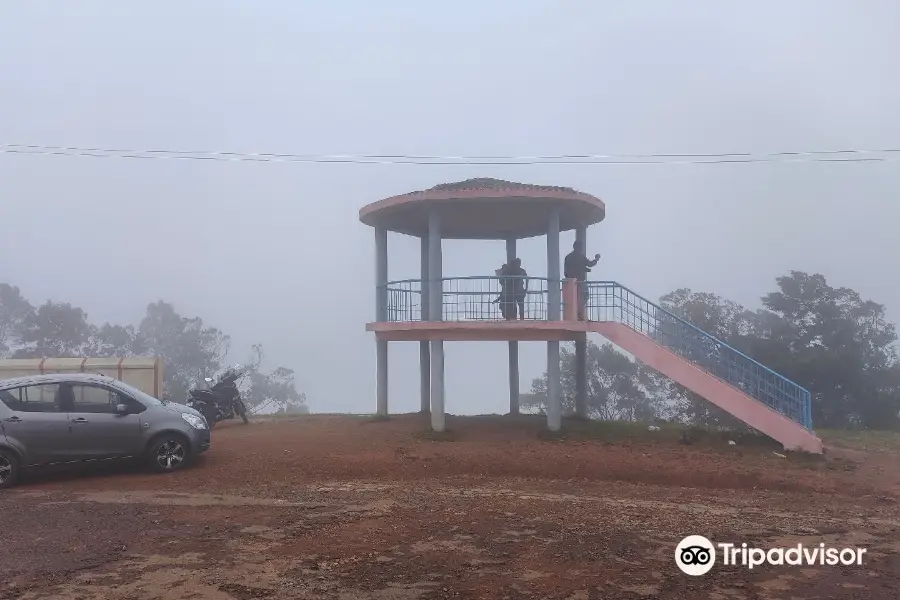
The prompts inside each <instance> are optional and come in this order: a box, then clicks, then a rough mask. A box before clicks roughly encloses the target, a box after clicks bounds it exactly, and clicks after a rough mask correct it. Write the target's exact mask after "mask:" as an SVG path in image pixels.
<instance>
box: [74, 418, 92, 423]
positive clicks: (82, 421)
mask: <svg viewBox="0 0 900 600" xmlns="http://www.w3.org/2000/svg"><path fill="white" fill-rule="evenodd" d="M72 422H73V423H87V422H88V420H87V419H85V418H84V417H78V418H77V419H72Z"/></svg>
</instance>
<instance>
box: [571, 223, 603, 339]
mask: <svg viewBox="0 0 900 600" xmlns="http://www.w3.org/2000/svg"><path fill="white" fill-rule="evenodd" d="M598 262H600V255H599V254H595V255H594V260H588V257H587V256H586V255H585V253H584V243H583V242H581V241H580V240H575V244H574V245H573V246H572V251H571V252H569V253H568V254H567V255H566V260H565V262H564V263H563V273H564V274H565V277H566V279H574V280H576V281H577V282H578V284H577V285H578V320H579V321H584V320H585V319H586V316H585V313H586V312H587V311H586V309H587V303H588V295H589V294H590V292H589V290H588V286H587V274H588V273H590V272H591V267H593V266H595V265H596V264H597V263H598Z"/></svg>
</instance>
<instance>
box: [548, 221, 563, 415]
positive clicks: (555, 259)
mask: <svg viewBox="0 0 900 600" xmlns="http://www.w3.org/2000/svg"><path fill="white" fill-rule="evenodd" d="M560 285H561V280H560V277H559V211H558V210H554V211H553V212H552V213H551V215H550V222H549V223H548V227H547V320H549V321H559V317H560ZM561 427H562V404H561V390H560V382H559V342H558V341H556V342H547V429H549V430H550V431H559V430H560V428H561Z"/></svg>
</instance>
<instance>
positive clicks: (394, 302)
mask: <svg viewBox="0 0 900 600" xmlns="http://www.w3.org/2000/svg"><path fill="white" fill-rule="evenodd" d="M605 216H606V208H605V205H604V203H603V201H602V200H600V199H599V198H596V197H594V196H591V195H589V194H586V193H583V192H579V191H576V190H574V189H571V188H565V187H555V186H541V185H528V184H521V183H514V182H509V181H501V180H497V179H471V180H467V181H462V182H458V183H447V184H441V185H437V186H435V187H433V188H430V189H428V190H423V191H417V192H411V193H408V194H403V195H400V196H393V197H390V198H385V199H384V200H380V201H378V202H374V203H372V204H369V205H366V206H364V207H363V208H362V209H361V210H360V212H359V218H360V221H362V222H363V223H364V224H366V225H369V226H371V227H373V228H374V230H375V320H374V321H373V322H371V323H368V324H367V325H366V329H367V330H368V331H371V332H374V333H375V338H376V349H377V350H376V390H377V391H376V404H377V414H378V415H381V416H386V415H387V414H388V342H394V341H418V342H419V361H420V371H421V373H420V377H421V410H422V411H423V412H430V413H431V426H432V428H433V429H434V430H435V431H443V430H444V426H445V395H444V342H452V341H482V342H490V341H505V342H507V343H508V346H509V410H510V413H511V414H517V413H518V412H519V366H518V362H519V361H518V356H519V353H518V343H519V342H521V341H544V342H546V343H547V399H546V414H547V427H548V429H550V430H551V431H558V430H559V429H560V428H561V425H562V410H561V404H562V403H561V388H560V352H559V344H560V342H561V341H573V342H575V350H576V351H575V355H576V397H575V412H576V414H577V415H578V416H580V417H585V418H586V417H588V416H589V410H588V405H587V369H586V340H587V334H588V333H597V334H600V335H602V336H603V337H605V338H606V339H608V340H609V341H610V342H612V343H613V344H616V345H617V346H619V347H620V348H622V349H623V350H625V351H627V352H628V353H629V354H631V355H633V356H634V357H636V358H637V359H639V360H641V361H642V362H644V363H646V364H648V365H649V366H650V367H652V368H654V369H656V370H657V371H659V372H661V373H662V374H664V375H666V376H668V377H670V378H671V379H673V380H675V381H676V382H678V383H680V384H681V385H683V386H685V387H686V388H688V389H690V390H692V391H694V392H696V393H697V394H699V395H700V396H702V397H704V398H706V399H707V400H709V401H710V402H712V403H713V404H715V405H717V406H719V407H720V408H722V409H724V410H725V411H727V412H729V413H731V414H732V415H734V416H735V417H737V418H738V419H740V420H742V421H743V422H745V423H747V424H748V425H750V426H751V427H753V428H755V429H757V430H759V431H761V432H762V433H764V434H766V435H768V436H770V437H772V438H773V439H775V440H777V441H779V442H781V443H782V444H783V445H784V447H785V448H787V449H800V450H805V451H809V452H821V451H822V442H821V440H819V438H818V437H816V436H815V434H814V433H813V431H812V418H811V409H810V394H809V392H808V391H807V390H805V389H804V388H802V387H801V386H799V385H798V384H796V383H794V382H792V381H790V380H788V379H787V378H785V377H783V376H781V375H779V374H777V373H775V372H774V371H772V370H770V369H768V368H766V367H765V366H763V365H761V364H760V363H758V362H756V361H754V360H753V359H752V358H750V357H748V356H746V355H745V354H743V353H741V352H739V351H738V350H736V349H734V348H731V347H730V346H728V345H727V344H725V343H724V342H723V341H721V340H718V339H716V338H714V337H713V336H711V335H709V334H707V333H705V332H703V331H701V330H699V329H698V328H696V327H694V326H693V325H691V324H690V323H688V322H687V321H685V320H683V319H681V318H680V317H678V316H677V315H674V314H672V313H670V312H668V311H666V310H665V309H663V308H661V307H660V306H657V305H656V304H654V303H653V302H651V301H649V300H647V299H645V298H643V297H641V296H639V295H638V294H636V293H634V292H632V291H631V290H629V289H628V288H626V287H624V286H622V285H620V284H618V283H616V282H613V281H590V280H589V281H587V282H585V283H583V284H582V285H581V286H579V285H578V284H577V283H576V281H575V280H574V279H568V280H564V279H563V278H562V277H561V273H560V264H561V252H560V247H559V235H560V232H562V231H570V230H575V239H576V241H580V242H582V243H584V242H585V241H586V238H587V229H588V227H589V226H591V225H594V224H597V223H600V222H601V221H603V219H604V218H605ZM389 232H394V233H399V234H403V235H409V236H415V237H418V238H420V240H421V273H420V277H419V278H417V279H406V280H401V281H388V279H387V273H388V268H387V267H388V233H389ZM536 236H545V237H546V240H547V277H526V278H520V279H521V281H522V282H523V283H524V285H521V284H517V285H521V288H519V289H521V293H520V296H519V297H518V298H516V302H514V303H513V304H516V305H518V308H517V310H515V307H514V310H515V312H516V318H515V319H513V320H510V319H507V318H504V315H502V314H501V312H502V310H501V309H502V307H504V306H509V303H508V302H506V301H504V302H500V301H499V300H501V299H503V298H506V299H509V297H508V296H504V291H503V290H504V287H505V286H508V285H509V281H510V279H509V275H508V274H506V275H505V276H500V275H501V274H499V273H492V274H472V275H468V276H464V277H444V276H443V271H442V240H445V239H463V240H505V242H506V256H507V264H511V263H512V261H513V260H514V259H515V258H516V242H517V240H519V239H524V238H530V237H536ZM566 252H568V249H567V250H566ZM506 289H507V290H508V288H506ZM579 304H581V306H580V307H579ZM523 309H524V310H523ZM582 312H583V314H584V316H585V317H586V318H585V319H584V320H581V319H579V316H581V315H580V313H582ZM507 316H508V315H507Z"/></svg>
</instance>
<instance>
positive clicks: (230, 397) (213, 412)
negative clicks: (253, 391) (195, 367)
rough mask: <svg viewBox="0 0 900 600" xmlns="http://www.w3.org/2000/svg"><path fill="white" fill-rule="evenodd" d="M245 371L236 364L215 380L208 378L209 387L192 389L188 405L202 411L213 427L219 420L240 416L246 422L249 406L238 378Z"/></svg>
mask: <svg viewBox="0 0 900 600" xmlns="http://www.w3.org/2000/svg"><path fill="white" fill-rule="evenodd" d="M242 375H243V373H242V372H241V370H240V365H237V366H235V368H234V369H230V370H228V371H226V372H225V373H223V374H222V376H221V377H219V380H218V381H215V382H214V380H213V379H211V378H209V377H207V378H206V383H207V384H212V385H211V386H210V387H209V388H207V389H192V390H191V391H190V392H189V393H190V398H188V401H187V405H188V406H190V407H191V408H193V409H196V410H198V411H200V413H201V414H202V415H203V417H204V418H205V419H206V422H207V423H208V424H209V427H210V429H212V428H213V427H214V426H215V424H216V423H218V422H219V421H226V420H228V419H234V418H235V417H240V418H241V419H242V420H243V421H244V423H245V424H246V423H247V422H248V420H247V406H246V405H245V404H244V400H243V398H241V392H240V390H238V388H237V380H238V379H240V378H241V376H242Z"/></svg>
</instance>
